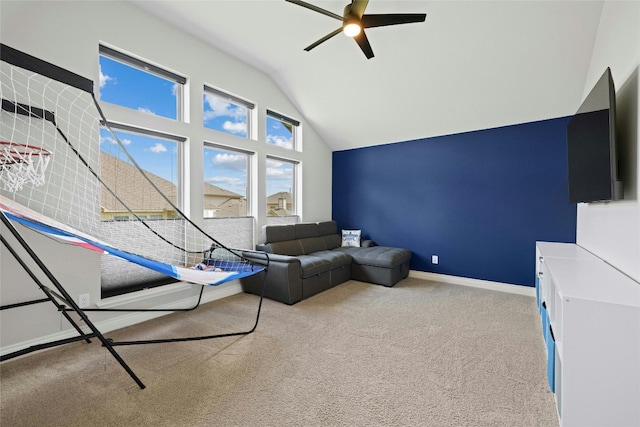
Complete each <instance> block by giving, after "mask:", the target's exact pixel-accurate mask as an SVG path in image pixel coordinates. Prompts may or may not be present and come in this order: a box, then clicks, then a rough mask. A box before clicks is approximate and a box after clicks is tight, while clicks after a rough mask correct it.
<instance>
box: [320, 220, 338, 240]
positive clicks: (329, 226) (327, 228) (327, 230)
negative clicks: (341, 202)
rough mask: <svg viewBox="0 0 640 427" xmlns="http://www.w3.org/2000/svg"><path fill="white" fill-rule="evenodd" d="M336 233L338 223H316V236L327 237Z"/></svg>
mask: <svg viewBox="0 0 640 427" xmlns="http://www.w3.org/2000/svg"><path fill="white" fill-rule="evenodd" d="M337 233H338V223H337V222H335V221H322V222H319V223H318V236H327V235H329V234H337Z"/></svg>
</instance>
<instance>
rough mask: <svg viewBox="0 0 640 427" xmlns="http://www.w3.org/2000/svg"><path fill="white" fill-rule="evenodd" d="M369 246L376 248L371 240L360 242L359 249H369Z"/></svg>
mask: <svg viewBox="0 0 640 427" xmlns="http://www.w3.org/2000/svg"><path fill="white" fill-rule="evenodd" d="M371 246H376V242H374V241H373V240H361V241H360V247H361V248H370V247H371Z"/></svg>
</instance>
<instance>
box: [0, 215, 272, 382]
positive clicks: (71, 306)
mask: <svg viewBox="0 0 640 427" xmlns="http://www.w3.org/2000/svg"><path fill="white" fill-rule="evenodd" d="M0 219H1V220H2V223H3V224H4V225H5V226H6V227H7V229H8V230H9V231H10V232H11V234H12V235H13V237H14V238H15V240H16V241H17V242H18V243H19V244H20V246H22V248H23V249H24V251H25V252H26V253H27V254H28V255H29V257H30V258H31V259H32V260H33V262H34V263H35V264H36V265H37V266H38V268H39V269H40V271H41V272H42V273H43V274H44V275H45V276H46V277H47V279H48V280H49V281H50V282H51V284H52V285H53V286H54V287H55V289H56V291H57V292H56V291H54V290H53V289H51V288H49V287H47V286H45V285H44V284H43V283H42V281H41V280H40V279H39V278H38V277H37V276H36V275H35V274H34V272H33V270H32V269H31V267H29V266H28V265H27V264H26V263H25V262H24V260H23V259H22V258H21V257H20V255H19V254H18V253H17V252H16V251H15V249H14V248H13V247H12V246H11V244H10V243H9V242H8V241H7V240H6V239H5V238H4V236H2V235H0V241H1V242H2V244H3V245H4V246H5V247H6V248H7V249H8V250H9V252H10V253H11V254H12V255H13V257H14V258H15V259H16V261H17V262H18V263H19V264H20V265H21V267H22V268H23V269H24V270H25V272H26V273H27V274H28V275H29V277H30V278H31V279H32V280H33V281H34V282H35V283H36V285H37V286H38V288H39V289H40V290H41V291H42V292H43V293H44V294H45V296H46V298H42V299H37V300H32V301H25V302H21V303H15V304H10V305H5V306H0V310H6V309H11V308H17V307H23V306H26V305H32V304H38V303H43V302H47V301H50V302H51V303H53V304H54V305H55V306H56V308H57V310H58V311H60V312H61V313H62V315H63V316H64V317H65V319H66V320H67V321H68V322H69V323H70V324H71V325H72V326H73V328H74V329H75V330H76V332H77V333H78V336H76V337H71V338H66V339H61V340H55V341H51V342H47V343H42V344H37V345H33V346H30V347H28V348H25V349H22V350H17V351H14V352H11V353H8V354H5V355H2V356H0V362H2V361H5V360H9V359H13V358H15V357H18V356H23V355H26V354H29V353H32V352H35V351H39V350H44V349H48V348H52V347H57V346H60V345H64V344H70V343H73V342H77V341H83V340H84V341H85V342H87V343H91V338H97V339H98V340H100V342H101V343H102V345H103V346H104V347H105V348H106V349H107V350H108V351H109V353H111V355H112V356H113V357H114V358H115V359H116V361H117V362H118V363H119V364H120V366H122V368H123V369H124V370H125V371H126V372H127V373H128V374H129V376H130V377H131V378H132V379H133V381H135V383H136V384H137V385H138V387H140V388H141V389H144V388H145V387H146V386H145V385H144V384H143V383H142V381H141V380H140V378H138V376H137V375H136V374H135V373H134V372H133V370H132V369H131V368H130V367H129V366H128V365H127V363H126V362H125V361H124V360H123V359H122V357H121V356H120V355H119V354H118V353H117V352H116V350H115V349H114V347H115V346H122V345H141V344H160V343H172V342H185V341H196V340H207V339H214V338H224V337H232V336H242V335H248V334H251V333H253V332H254V331H255V330H256V328H257V326H258V322H259V320H260V311H261V309H262V302H263V299H264V288H265V284H266V280H264V279H263V284H262V292H261V294H260V300H259V303H258V310H257V314H256V319H255V322H254V324H253V327H252V328H251V329H249V330H247V331H242V332H230V333H224V334H215V335H203V336H196V337H179V338H166V339H154V340H137V341H113V340H112V339H110V338H107V337H105V336H104V335H103V334H102V332H100V330H99V329H98V328H97V327H96V326H95V324H94V323H93V322H92V321H91V320H90V319H89V317H88V316H87V315H86V312H92V311H114V312H115V311H130V312H147V311H165V312H166V311H172V312H173V311H190V310H193V309H195V308H197V307H198V306H199V305H200V302H201V300H202V293H203V291H204V286H201V289H200V293H199V296H198V301H197V303H196V305H195V306H193V307H189V308H176V309H133V308H132V309H92V308H80V307H79V306H78V304H76V303H75V301H74V300H73V298H72V297H71V295H69V293H68V292H67V291H66V290H65V288H64V286H63V285H62V284H61V283H60V281H58V279H57V278H56V277H55V276H54V275H53V273H52V272H51V270H49V268H48V267H47V266H46V265H45V264H44V262H43V261H42V260H41V259H40V257H38V255H37V254H36V253H35V252H34V251H33V249H31V247H30V246H29V244H28V243H27V242H26V241H25V240H24V238H23V237H22V236H21V235H20V232H19V231H18V230H17V229H16V228H15V226H14V225H13V224H12V223H11V221H10V220H9V219H8V218H7V217H6V216H5V214H4V212H0ZM247 252H253V251H247ZM259 254H260V256H263V257H264V269H262V270H260V271H266V269H267V268H268V264H269V258H268V255H267V254H265V253H262V252H260V253H259ZM264 277H265V278H266V274H264ZM70 312H74V313H76V314H77V315H78V316H79V317H80V319H81V320H82V322H84V324H85V325H86V326H87V327H88V328H89V329H90V331H91V332H90V333H85V332H84V331H83V330H82V328H81V327H80V325H79V324H78V322H76V321H75V320H74V319H73V318H72V317H71V316H70V315H69V313H70Z"/></svg>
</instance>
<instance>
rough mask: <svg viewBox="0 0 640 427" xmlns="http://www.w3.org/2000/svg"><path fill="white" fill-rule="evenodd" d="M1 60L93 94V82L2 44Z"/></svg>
mask: <svg viewBox="0 0 640 427" xmlns="http://www.w3.org/2000/svg"><path fill="white" fill-rule="evenodd" d="M0 59H1V60H2V61H5V62H7V63H9V64H12V65H15V66H16V67H20V68H24V69H25V70H29V71H33V72H34V73H38V74H41V75H43V76H45V77H48V78H50V79H54V80H57V81H59V82H61V83H65V84H68V85H69V86H73V87H75V88H77V89H80V90H83V91H85V92H89V93H93V81H91V80H89V79H87V78H85V77H82V76H81V75H79V74H76V73H72V72H71V71H67V70H65V69H64V68H60V67H58V66H57V65H53V64H51V63H50V62H46V61H43V60H42V59H38V58H36V57H35V56H31V55H28V54H26V53H24V52H20V51H19V50H17V49H14V48H12V47H9V46H7V45H5V44H0Z"/></svg>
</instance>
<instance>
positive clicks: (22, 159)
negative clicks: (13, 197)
mask: <svg viewBox="0 0 640 427" xmlns="http://www.w3.org/2000/svg"><path fill="white" fill-rule="evenodd" d="M50 156H51V152H50V151H48V150H45V149H44V148H41V147H36V146H33V145H27V144H18V143H16V142H8V141H0V181H1V182H2V187H3V188H4V189H5V190H7V191H10V192H12V193H15V192H16V191H20V190H22V187H23V186H24V184H26V183H31V184H33V185H34V186H36V187H39V186H41V185H43V184H44V183H45V180H44V171H45V170H46V169H47V165H48V164H49V157H50Z"/></svg>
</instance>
